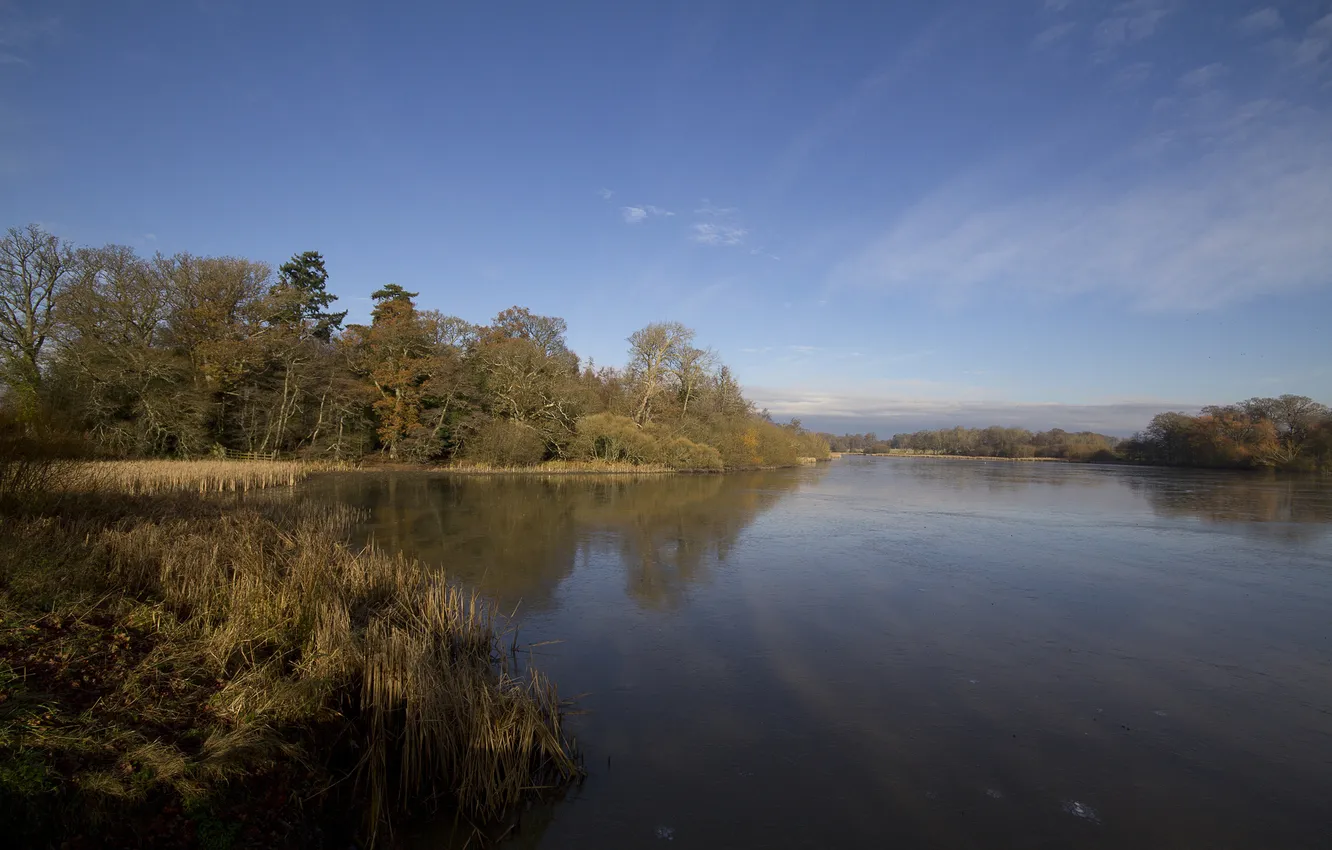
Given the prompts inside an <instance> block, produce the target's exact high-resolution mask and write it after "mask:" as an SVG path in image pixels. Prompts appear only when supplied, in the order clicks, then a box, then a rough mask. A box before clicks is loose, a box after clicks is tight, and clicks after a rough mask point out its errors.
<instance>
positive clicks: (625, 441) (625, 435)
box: [571, 413, 661, 464]
mask: <svg viewBox="0 0 1332 850" xmlns="http://www.w3.org/2000/svg"><path fill="white" fill-rule="evenodd" d="M571 450H572V453H573V455H574V457H575V458H579V459H583V460H605V461H611V462H613V463H614V462H619V463H635V464H643V463H656V462H657V461H658V460H660V459H661V446H660V445H659V444H658V440H657V438H656V437H655V436H654V435H653V434H651V433H649V432H647V431H644V430H643V429H642V428H639V427H638V425H637V423H635V422H634V420H632V419H630V418H629V417H627V416H616V415H615V414H613V413H595V414H593V415H591V416H584V417H583V418H582V419H579V420H578V436H577V437H576V438H575V439H574V441H573V444H572V446H571Z"/></svg>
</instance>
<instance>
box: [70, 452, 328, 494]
mask: <svg viewBox="0 0 1332 850" xmlns="http://www.w3.org/2000/svg"><path fill="white" fill-rule="evenodd" d="M350 468H352V467H349V466H347V465H345V464H328V463H310V462H305V461H266V460H251V461H243V460H115V461H92V462H88V463H81V464H78V465H77V466H76V467H75V469H74V472H73V476H72V480H71V483H70V485H69V486H70V488H71V489H76V490H82V491H99V492H108V493H126V494H129V495H152V494H158V493H174V492H190V491H192V492H197V493H223V492H248V491H250V490H264V489H268V488H271V487H292V486H295V485H296V483H297V482H299V481H302V480H304V479H305V478H307V477H309V476H310V475H311V474H313V473H315V472H324V471H336V470H343V469H350Z"/></svg>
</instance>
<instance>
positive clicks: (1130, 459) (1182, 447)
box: [822, 395, 1332, 470]
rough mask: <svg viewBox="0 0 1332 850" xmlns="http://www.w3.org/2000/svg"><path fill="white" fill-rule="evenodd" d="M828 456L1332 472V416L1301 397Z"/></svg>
mask: <svg viewBox="0 0 1332 850" xmlns="http://www.w3.org/2000/svg"><path fill="white" fill-rule="evenodd" d="M822 436H823V437H824V438H825V439H827V441H828V444H829V445H830V446H831V448H832V450H833V451H839V452H863V453H866V454H874V453H886V452H889V451H891V450H893V449H898V450H909V451H913V452H926V453H931V454H941V455H963V456H968V457H1009V458H1021V457H1049V458H1064V459H1067V460H1075V461H1091V462H1116V461H1118V462H1127V463H1145V464H1155V465H1161V466H1193V467H1209V468H1218V469H1224V468H1230V469H1254V468H1275V469H1288V470H1332V409H1329V408H1328V407H1327V405H1324V404H1320V403H1318V402H1316V401H1314V400H1313V399H1311V398H1308V397H1307V396H1297V395H1283V396H1279V397H1277V398H1251V399H1249V400H1248V401H1243V402H1239V403H1238V404H1230V405H1213V406H1210V407H1204V408H1203V409H1202V411H1200V412H1199V413H1198V414H1197V415H1196V416H1190V415H1189V414H1186V413H1174V412H1171V413H1161V414H1158V415H1156V416H1155V417H1153V418H1152V421H1151V424H1149V425H1148V426H1147V428H1146V429H1144V430H1142V431H1139V432H1138V433H1136V434H1134V435H1133V436H1132V437H1130V438H1128V439H1125V440H1120V439H1117V438H1115V437H1109V436H1106V435H1105V434H1096V433H1093V432H1091V431H1079V432H1076V433H1070V432H1067V431H1063V430H1061V429H1059V428H1055V429H1053V430H1050V431H1038V432H1035V433H1033V432H1031V431H1028V430H1026V429H1023V428H1001V427H998V426H994V427H990V428H949V429H941V430H937V431H917V432H915V433H913V434H896V435H894V436H893V437H892V439H890V440H880V439H879V438H878V436H877V435H876V434H873V433H869V434H845V435H842V436H834V435H831V434H824V435H822Z"/></svg>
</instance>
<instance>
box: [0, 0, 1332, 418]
mask: <svg viewBox="0 0 1332 850" xmlns="http://www.w3.org/2000/svg"><path fill="white" fill-rule="evenodd" d="M388 7H392V8H393V11H392V13H389V12H386V11H385V9H386V8H388ZM29 221H36V222H39V223H42V224H43V225H45V226H46V227H48V229H51V230H52V231H54V232H56V233H59V234H60V235H62V236H64V237H66V238H68V239H70V240H72V241H74V242H76V243H80V244H102V243H106V242H117V243H123V244H129V245H133V246H136V247H137V248H139V249H140V250H141V251H143V252H146V253H151V252H153V251H159V250H160V251H163V252H166V253H173V252H176V251H182V250H188V251H191V252H194V253H199V254H234V255H243V256H248V257H251V258H254V259H261V260H266V261H269V262H272V263H274V264H277V263H280V262H281V261H282V260H283V259H285V258H286V257H287V256H289V255H291V254H292V253H295V252H298V251H303V250H318V251H321V252H323V253H324V255H325V256H326V258H327V260H328V267H329V270H330V273H331V281H330V287H331V288H332V289H333V290H334V291H335V292H337V293H338V294H339V295H340V296H342V298H343V306H344V307H347V308H349V309H350V310H351V312H352V318H353V319H355V318H357V317H358V316H359V317H364V316H365V315H366V314H367V312H368V300H367V298H366V296H368V294H369V293H370V292H371V291H372V290H374V289H375V288H377V287H378V286H380V285H382V284H384V283H387V282H396V283H399V284H402V285H403V286H405V287H407V288H409V289H412V290H417V291H419V292H420V293H421V296H420V298H419V299H418V300H419V303H420V304H421V306H423V307H428V308H434V309H439V310H443V311H445V312H446V313H452V314H456V315H460V316H463V317H465V318H467V319H469V320H472V321H483V320H485V319H487V318H489V317H491V316H493V315H494V314H495V313H496V312H498V311H499V310H501V309H503V308H505V307H507V306H510V305H513V304H520V305H524V306H528V307H530V308H532V309H534V310H536V311H538V312H543V313H550V314H555V315H559V316H563V317H564V318H565V319H566V320H567V321H568V323H569V328H570V332H569V338H570V342H571V344H572V346H573V347H574V349H575V350H577V351H578V352H579V353H581V354H583V355H584V356H585V357H586V356H591V357H593V358H594V359H595V360H596V361H597V362H598V363H601V364H618V363H620V362H622V361H623V359H624V351H625V348H626V346H625V343H624V338H625V337H626V336H628V334H629V333H630V332H632V331H633V330H634V329H636V328H638V327H641V326H642V325H644V324H646V323H647V322H650V321H654V320H662V319H677V320H680V321H683V322H685V323H686V324H688V325H690V326H691V327H694V328H696V329H697V331H698V341H699V342H700V343H702V344H705V345H710V346H712V347H714V348H715V349H717V351H718V352H719V354H720V355H721V357H722V359H723V360H724V361H725V362H727V363H728V364H730V365H731V366H732V368H733V369H734V370H735V371H736V373H737V374H738V375H739V377H740V378H741V380H742V381H743V382H744V384H745V385H746V387H747V388H748V389H749V391H750V394H751V395H752V396H753V397H754V398H756V399H757V400H758V401H759V402H760V403H761V404H764V405H767V406H768V407H770V408H771V409H772V410H773V412H774V413H776V414H779V415H783V416H785V415H792V414H794V415H799V416H801V417H802V418H803V419H804V420H805V421H806V423H807V424H813V425H817V426H822V427H829V428H836V429H838V430H844V429H851V430H857V431H860V430H877V431H878V432H880V433H882V434H889V433H893V432H894V431H899V430H905V429H908V428H915V427H923V426H926V425H946V424H949V425H950V424H953V423H954V422H961V423H963V424H989V423H991V422H1001V423H1005V424H1008V423H1013V424H1027V425H1029V426H1032V427H1049V426H1052V425H1060V426H1063V427H1080V426H1090V427H1096V428H1101V429H1105V430H1109V431H1113V432H1125V431H1130V430H1133V429H1135V428H1137V427H1140V426H1141V425H1143V424H1145V422H1146V420H1147V418H1148V417H1149V415H1150V412H1153V411H1156V410H1161V409H1167V408H1174V409H1190V408H1195V407H1197V406H1198V405H1200V404H1205V403H1211V402H1225V401H1232V400H1238V399H1242V398H1247V397H1249V396H1253V395H1273V394H1279V393H1282V392H1296V393H1300V394H1306V395H1312V396H1314V397H1315V398H1319V399H1320V400H1323V401H1326V402H1332V334H1330V333H1329V329H1328V317H1329V316H1332V0H1291V2H1285V3H1276V4H1273V5H1264V4H1263V3H1261V2H1258V3H1248V2H1227V1H1226V0H1206V1H1204V0H1192V1H1191V2H1190V0H1125V2H1094V0H1004V2H994V0H985V1H984V2H981V0H972V2H957V3H948V2H938V3H919V4H889V3H878V2H864V3H834V2H818V3H815V2H759V0H751V2H726V0H709V2H686V1H685V0H681V1H680V2H669V3H625V2H614V3H610V2H607V3H578V2H567V3H564V2H562V3H544V4H536V3H521V4H516V3H480V2H477V3H433V2H432V3H420V4H411V3H396V4H378V3H353V2H341V0H325V2H321V3H302V2H282V3H272V2H243V0H236V2H225V0H198V2H147V0H143V2H134V0H128V1H127V2H121V3H115V4H111V3H103V2H62V0H0V225H3V226H13V225H20V224H24V223H27V222H29Z"/></svg>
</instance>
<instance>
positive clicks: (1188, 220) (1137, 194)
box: [829, 92, 1332, 310]
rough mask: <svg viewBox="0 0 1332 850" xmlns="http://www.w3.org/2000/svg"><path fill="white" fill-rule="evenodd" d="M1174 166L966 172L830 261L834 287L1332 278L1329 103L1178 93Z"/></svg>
mask: <svg viewBox="0 0 1332 850" xmlns="http://www.w3.org/2000/svg"><path fill="white" fill-rule="evenodd" d="M1161 117H1162V119H1163V120H1170V121H1173V122H1174V123H1172V124H1169V125H1168V127H1167V132H1164V133H1161V134H1159V139H1160V142H1159V143H1160V145H1162V146H1164V149H1165V151H1166V152H1171V153H1173V154H1174V157H1173V158H1174V159H1177V160H1178V162H1172V167H1171V168H1169V169H1165V170H1162V169H1157V168H1153V167H1152V164H1151V163H1150V162H1148V163H1140V165H1141V166H1142V168H1140V169H1139V171H1138V173H1137V174H1136V176H1131V175H1126V174H1122V173H1121V174H1118V175H1116V176H1115V177H1114V178H1113V179H1111V178H1108V177H1106V178H1101V177H1098V176H1097V175H1096V174H1094V173H1093V174H1089V175H1086V176H1083V177H1082V178H1080V179H1076V180H1071V181H1067V182H1063V183H1061V184H1059V185H1058V186H1056V187H1053V188H1050V189H1046V190H1043V191H1038V192H1034V193H1030V194H1027V195H1023V196H1017V197H1005V196H1000V195H997V194H996V193H995V192H994V191H993V190H992V189H991V188H990V185H991V181H990V179H987V178H988V177H989V175H986V176H984V177H978V178H972V179H964V180H960V181H958V182H957V183H955V184H954V185H952V186H949V187H946V188H944V189H941V190H939V191H937V192H935V193H934V194H932V195H931V196H929V197H927V198H926V199H925V200H923V201H922V202H920V203H919V204H917V205H916V206H915V207H914V208H912V209H910V210H909V211H907V212H906V213H905V214H903V215H901V216H900V217H899V218H898V219H897V220H896V221H895V222H894V223H893V224H892V226H891V227H889V228H888V230H887V231H886V232H885V233H884V234H883V235H882V236H881V237H880V238H878V239H876V240H874V241H873V242H872V243H871V244H870V245H868V246H867V247H866V248H865V249H864V250H863V251H862V252H861V253H860V254H859V255H858V256H854V257H852V258H851V259H849V260H847V261H846V262H844V263H842V264H841V265H839V266H838V267H837V268H835V269H834V271H833V272H832V274H831V275H830V280H829V283H830V284H831V285H833V286H835V287H837V286H841V287H845V286H858V287H871V288H881V289H886V288H898V287H905V288H910V289H913V290H918V289H919V288H920V287H921V286H928V287H930V288H931V291H933V292H935V293H936V294H938V295H939V297H941V298H945V299H957V298H961V297H965V296H966V295H967V294H969V293H971V292H972V291H974V290H979V289H981V288H987V289H988V288H993V287H1004V288H1008V289H1012V290H1019V291H1020V290H1026V291H1028V292H1033V293H1036V292H1039V293H1046V294H1056V295H1061V294H1062V295H1072V294H1075V293H1081V292H1101V293H1104V294H1108V295H1110V296H1112V297H1116V298H1119V299H1123V300H1126V301H1128V302H1129V303H1131V304H1134V305H1136V306H1138V307H1140V308H1143V309H1148V310H1182V309H1193V310H1196V309H1207V308H1213V307H1219V306H1222V305H1225V304H1229V303H1234V302H1239V301H1244V300H1247V299H1251V298H1254V297H1257V296H1260V295H1265V294H1271V293H1276V292H1283V291H1294V290H1298V289H1305V288H1309V287H1314V286H1325V285H1327V284H1328V269H1329V268H1332V239H1328V237H1327V234H1328V233H1332V145H1329V144H1328V143H1327V139H1329V138H1332V117H1329V116H1325V115H1320V114H1318V113H1316V112H1314V111H1312V110H1305V109H1300V108H1298V107H1295V106H1292V105H1290V104H1287V103H1283V102H1281V101H1274V100H1260V101H1246V102H1238V103H1236V102H1232V101H1230V100H1229V99H1227V98H1225V97H1224V96H1223V95H1221V94H1219V93H1217V92H1208V93H1206V94H1205V95H1198V96H1197V97H1194V98H1192V99H1188V98H1186V99H1183V100H1179V101H1176V102H1174V103H1173V104H1170V105H1168V107H1167V111H1166V112H1165V114H1163V115H1162V116H1161Z"/></svg>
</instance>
